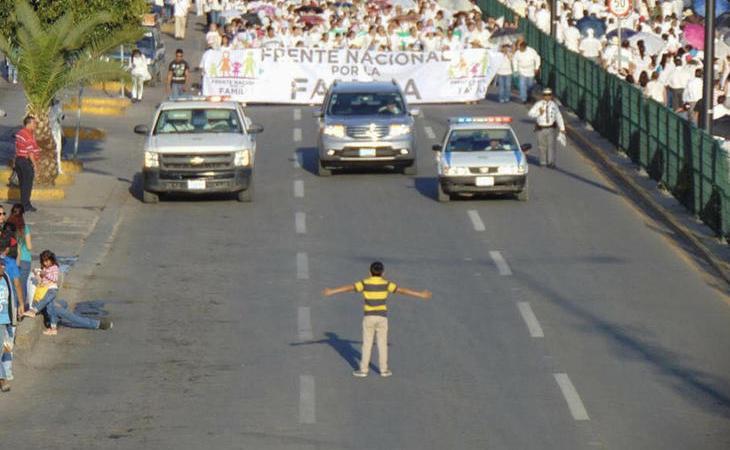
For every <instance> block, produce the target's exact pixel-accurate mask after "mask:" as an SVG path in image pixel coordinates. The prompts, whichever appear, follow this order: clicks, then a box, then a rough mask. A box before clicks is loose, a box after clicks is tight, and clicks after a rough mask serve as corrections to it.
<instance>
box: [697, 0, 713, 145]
mask: <svg viewBox="0 0 730 450" xmlns="http://www.w3.org/2000/svg"><path fill="white" fill-rule="evenodd" d="M714 68H715V0H706V1H705V69H704V78H703V80H702V106H703V107H702V109H703V111H702V117H701V118H700V124H701V125H702V128H703V129H704V130H705V131H707V132H708V133H709V134H712V108H713V107H714V106H715V105H714V104H713V98H712V91H713V85H714V82H715V73H714V72H715V70H714Z"/></svg>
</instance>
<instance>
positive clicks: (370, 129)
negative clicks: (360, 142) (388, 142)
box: [367, 123, 378, 141]
mask: <svg viewBox="0 0 730 450" xmlns="http://www.w3.org/2000/svg"><path fill="white" fill-rule="evenodd" d="M367 135H368V137H369V138H370V139H372V140H374V141H376V140H378V133H377V132H376V130H375V124H374V123H371V124H370V126H369V127H368V132H367Z"/></svg>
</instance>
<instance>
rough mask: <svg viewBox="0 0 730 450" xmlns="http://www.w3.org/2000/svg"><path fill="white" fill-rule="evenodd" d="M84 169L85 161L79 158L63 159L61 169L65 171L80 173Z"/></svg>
mask: <svg viewBox="0 0 730 450" xmlns="http://www.w3.org/2000/svg"><path fill="white" fill-rule="evenodd" d="M82 170H84V163H83V162H81V161H77V160H71V159H65V160H63V161H61V171H63V172H64V173H79V172H81V171H82Z"/></svg>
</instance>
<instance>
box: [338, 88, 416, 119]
mask: <svg viewBox="0 0 730 450" xmlns="http://www.w3.org/2000/svg"><path fill="white" fill-rule="evenodd" d="M405 112H406V108H405V105H404V104H403V98H402V97H401V95H400V94H399V93H397V92H384V93H380V94H378V93H351V92H340V93H337V94H332V99H331V100H330V103H329V108H328V109H327V114H330V115H333V116H402V115H403V114H405Z"/></svg>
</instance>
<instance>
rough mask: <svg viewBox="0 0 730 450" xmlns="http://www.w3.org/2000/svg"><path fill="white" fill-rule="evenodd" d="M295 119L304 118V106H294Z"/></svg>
mask: <svg viewBox="0 0 730 450" xmlns="http://www.w3.org/2000/svg"><path fill="white" fill-rule="evenodd" d="M294 120H302V108H294Z"/></svg>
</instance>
